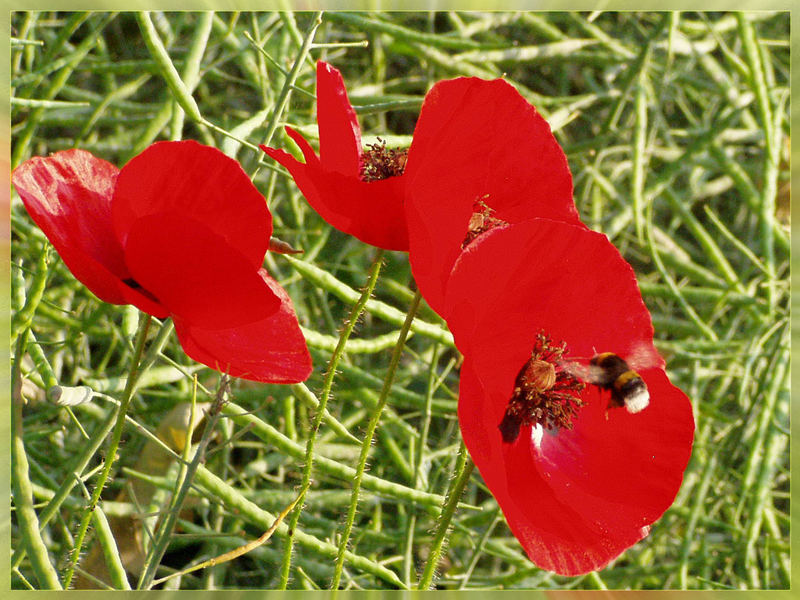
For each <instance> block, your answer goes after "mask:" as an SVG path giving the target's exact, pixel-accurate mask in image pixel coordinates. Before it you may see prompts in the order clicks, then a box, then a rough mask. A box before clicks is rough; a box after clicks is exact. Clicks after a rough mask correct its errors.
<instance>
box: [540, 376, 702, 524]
mask: <svg viewBox="0 0 800 600" xmlns="http://www.w3.org/2000/svg"><path fill="white" fill-rule="evenodd" d="M639 374H640V375H641V376H642V378H643V379H644V380H645V382H646V383H647V387H648V390H649V392H650V404H649V405H648V406H647V408H646V409H644V410H643V411H641V412H639V413H636V414H630V413H629V412H628V411H627V410H625V409H623V408H620V409H614V408H612V409H610V410H608V393H601V392H600V390H599V389H598V388H597V387H595V386H590V387H589V388H588V389H587V390H586V391H585V392H584V394H583V395H582V397H583V399H584V401H585V402H587V405H586V406H584V407H583V408H581V410H580V412H579V414H578V418H577V419H576V420H575V421H574V428H573V429H572V430H562V431H560V432H559V433H558V435H554V436H551V435H548V434H545V435H544V438H543V439H542V447H541V452H540V453H539V452H536V451H535V450H533V452H534V453H535V456H534V460H535V461H537V463H538V467H539V469H540V472H541V474H542V476H543V477H544V478H545V479H547V480H548V482H549V484H550V486H551V487H552V488H553V490H554V492H555V493H556V495H557V496H558V497H559V498H561V499H562V500H563V501H564V502H568V503H571V504H577V505H582V506H583V507H584V512H586V513H587V514H590V515H592V516H593V517H594V518H595V519H597V520H598V521H601V520H602V522H603V523H604V526H606V527H608V529H609V530H612V531H613V530H624V529H626V528H631V527H632V526H633V527H639V526H644V525H649V524H650V523H652V522H653V521H655V520H656V519H658V518H659V517H660V516H661V515H662V514H663V513H664V511H665V510H666V509H667V508H669V506H670V504H672V501H673V500H674V499H675V495H676V494H677V492H678V489H679V488H680V485H681V482H682V480H683V472H684V470H685V469H686V464H687V463H688V461H689V455H690V453H691V448H692V438H693V433H694V418H693V416H692V408H691V403H690V402H689V399H688V398H687V397H686V395H685V394H684V393H683V392H682V391H681V390H679V389H678V388H676V387H675V386H673V385H672V384H671V383H670V382H669V379H667V376H666V374H665V373H664V371H662V370H661V369H648V370H641V371H639Z"/></svg>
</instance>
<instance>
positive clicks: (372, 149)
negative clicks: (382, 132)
mask: <svg viewBox="0 0 800 600" xmlns="http://www.w3.org/2000/svg"><path fill="white" fill-rule="evenodd" d="M407 158H408V149H407V148H387V147H386V142H385V141H384V140H382V139H381V138H378V143H377V144H367V149H366V150H364V151H363V152H362V153H361V179H362V180H363V181H378V180H380V179H388V178H389V177H395V176H397V175H402V174H403V171H405V169H406V159H407Z"/></svg>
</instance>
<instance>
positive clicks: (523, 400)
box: [499, 332, 586, 443]
mask: <svg viewBox="0 0 800 600" xmlns="http://www.w3.org/2000/svg"><path fill="white" fill-rule="evenodd" d="M566 348H567V347H566V344H565V343H563V342H562V343H561V344H560V345H554V344H553V343H552V342H551V340H550V338H549V337H547V335H546V334H545V333H544V332H541V333H539V334H538V335H537V337H536V342H535V343H534V346H533V349H532V350H531V358H530V359H529V360H528V361H527V362H526V363H525V364H524V365H522V368H521V369H520V371H519V374H518V375H517V379H516V381H515V382H514V391H513V393H512V394H511V398H510V399H509V401H508V406H507V407H506V412H505V415H504V416H503V420H502V421H501V423H500V425H499V429H500V433H501V434H502V436H503V441H504V442H506V443H511V442H513V441H514V440H515V439H517V436H518V435H519V429H520V427H522V426H523V425H537V424H539V425H541V426H542V427H543V428H545V429H549V430H553V429H556V430H557V429H560V428H562V427H565V428H567V429H572V421H573V419H574V418H575V415H576V414H577V412H578V409H579V408H580V407H581V406H583V401H582V400H581V399H580V397H579V394H580V392H581V390H583V388H584V387H586V384H584V383H583V382H582V381H580V380H579V379H577V378H576V377H575V376H573V375H572V374H570V373H568V372H567V371H565V370H563V369H562V368H561V367H560V366H559V364H560V362H561V360H562V357H563V355H564V353H565V352H566Z"/></svg>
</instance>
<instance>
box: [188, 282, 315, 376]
mask: <svg viewBox="0 0 800 600" xmlns="http://www.w3.org/2000/svg"><path fill="white" fill-rule="evenodd" d="M259 275H260V276H261V277H262V278H263V280H264V282H266V284H267V286H268V287H269V288H270V290H272V292H273V293H274V294H275V295H276V296H277V297H278V298H279V299H280V303H281V304H280V308H279V309H278V310H277V311H276V312H275V313H273V314H272V315H271V316H269V317H267V318H266V319H261V320H259V321H255V322H252V323H246V324H244V325H241V326H239V327H234V328H229V329H217V330H210V329H206V328H203V327H198V326H197V325H194V324H192V323H190V322H187V321H185V320H183V319H181V318H180V317H177V316H176V317H175V319H174V321H175V331H176V333H177V335H178V339H179V340H180V342H181V346H183V350H184V352H186V354H187V355H188V356H189V357H190V358H192V359H194V360H196V361H198V362H201V363H203V364H205V365H208V366H209V367H211V368H212V369H217V370H219V371H221V372H223V373H229V374H230V375H232V376H234V377H241V378H244V379H250V380H253V381H261V382H265V383H297V382H299V381H305V380H306V379H307V378H308V376H309V375H310V374H311V369H312V366H311V356H310V355H309V353H308V348H307V347H306V343H305V338H304V337H303V333H302V331H301V330H300V326H299V325H298V322H297V316H296V315H295V312H294V307H293V306H292V302H291V300H290V299H289V296H288V295H287V294H286V291H285V290H284V289H283V288H282V287H281V286H280V285H279V284H278V283H277V282H276V281H275V280H274V279H272V278H271V277H270V276H269V275H268V274H267V272H266V271H265V270H263V269H261V270H260V271H259Z"/></svg>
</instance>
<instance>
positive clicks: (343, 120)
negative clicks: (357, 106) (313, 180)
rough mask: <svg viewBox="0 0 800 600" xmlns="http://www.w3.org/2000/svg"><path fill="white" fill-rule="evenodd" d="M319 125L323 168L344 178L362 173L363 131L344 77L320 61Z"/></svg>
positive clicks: (318, 69) (318, 87) (318, 89)
mask: <svg viewBox="0 0 800 600" xmlns="http://www.w3.org/2000/svg"><path fill="white" fill-rule="evenodd" d="M317 124H318V125H319V157H320V162H321V163H322V168H323V169H325V170H326V171H336V172H337V173H341V174H342V175H347V176H353V175H357V174H358V173H359V171H360V170H361V128H360V127H359V126H358V118H357V117H356V111H355V110H354V109H353V107H352V105H351V104H350V100H348V98H347V90H346V89H345V87H344V81H343V80H342V74H341V73H340V72H339V71H338V70H337V69H335V68H334V67H332V66H331V65H329V64H328V63H325V62H323V61H321V60H320V61H317Z"/></svg>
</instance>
